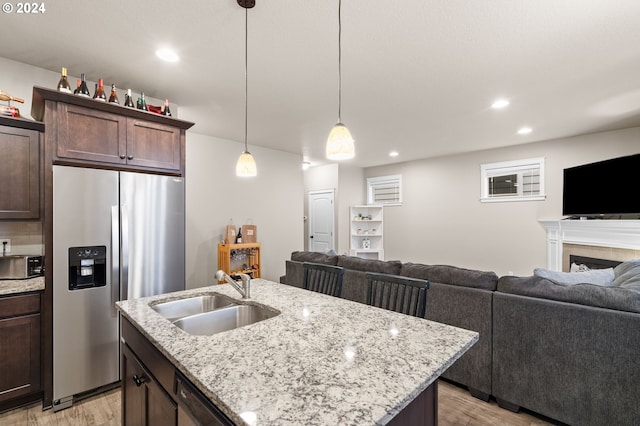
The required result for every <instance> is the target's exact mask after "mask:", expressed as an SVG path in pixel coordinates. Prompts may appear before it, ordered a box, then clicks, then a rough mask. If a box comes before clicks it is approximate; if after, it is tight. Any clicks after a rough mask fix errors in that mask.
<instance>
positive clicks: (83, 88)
mask: <svg viewBox="0 0 640 426" xmlns="http://www.w3.org/2000/svg"><path fill="white" fill-rule="evenodd" d="M78 96H84V97H86V98H90V97H91V93H90V92H89V88H88V87H87V80H86V79H85V77H84V73H82V74H81V75H80V87H79V88H78Z"/></svg>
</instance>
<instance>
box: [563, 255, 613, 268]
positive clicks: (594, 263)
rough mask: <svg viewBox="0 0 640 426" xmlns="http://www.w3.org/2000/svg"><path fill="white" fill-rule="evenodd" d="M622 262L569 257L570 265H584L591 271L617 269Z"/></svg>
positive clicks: (586, 257)
mask: <svg viewBox="0 0 640 426" xmlns="http://www.w3.org/2000/svg"><path fill="white" fill-rule="evenodd" d="M621 263H622V262H621V261H619V260H609V259H599V258H597V257H588V256H577V255H575V254H570V255H569V265H573V264H576V265H584V266H586V267H587V268H589V269H607V268H615V267H616V266H618V265H619V264H621Z"/></svg>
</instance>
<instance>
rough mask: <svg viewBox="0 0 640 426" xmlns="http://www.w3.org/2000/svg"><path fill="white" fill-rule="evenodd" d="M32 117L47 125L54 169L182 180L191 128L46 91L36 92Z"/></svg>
mask: <svg viewBox="0 0 640 426" xmlns="http://www.w3.org/2000/svg"><path fill="white" fill-rule="evenodd" d="M31 115H32V116H33V117H34V118H36V119H38V120H42V119H44V121H45V126H46V127H47V131H46V133H45V139H46V144H47V146H53V147H55V149H54V151H53V155H52V158H51V160H52V161H53V163H54V164H72V165H82V166H88V167H98V168H111V169H117V170H141V171H151V172H157V173H163V174H177V175H183V174H184V164H185V131H186V130H187V129H188V128H190V127H191V126H193V123H190V122H187V121H183V120H178V119H175V118H172V117H165V116H162V115H159V114H155V113H151V112H147V111H142V110H137V109H132V108H126V107H123V106H120V105H115V104H109V103H104V102H98V101H95V100H92V99H87V98H82V97H79V96H74V95H69V94H66V93H61V92H58V91H55V90H51V89H45V88H42V87H34V88H33V103H32V108H31Z"/></svg>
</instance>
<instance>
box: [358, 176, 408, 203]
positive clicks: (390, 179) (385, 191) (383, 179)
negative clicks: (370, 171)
mask: <svg viewBox="0 0 640 426" xmlns="http://www.w3.org/2000/svg"><path fill="white" fill-rule="evenodd" d="M367 204H385V205H400V204H402V176H401V175H392V176H379V177H373V178H367Z"/></svg>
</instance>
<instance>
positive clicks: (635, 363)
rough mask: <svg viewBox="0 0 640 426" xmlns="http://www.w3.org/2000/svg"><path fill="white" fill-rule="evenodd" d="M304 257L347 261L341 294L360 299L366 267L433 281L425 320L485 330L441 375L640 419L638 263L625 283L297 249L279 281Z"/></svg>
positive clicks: (618, 419) (559, 415) (588, 414)
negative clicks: (572, 280)
mask: <svg viewBox="0 0 640 426" xmlns="http://www.w3.org/2000/svg"><path fill="white" fill-rule="evenodd" d="M303 262H315V263H325V264H329V265H337V266H341V267H344V268H345V274H344V281H343V290H342V297H343V298H346V299H350V300H353V301H356V302H361V303H365V302H366V296H367V287H366V282H365V278H364V275H365V272H382V273H388V274H395V275H402V276H408V277H413V278H420V279H427V280H429V282H430V287H429V290H428V292H427V313H426V316H425V318H427V319H429V320H433V321H438V322H442V323H446V324H450V325H453V326H457V327H461V328H466V329H469V330H474V331H477V332H479V334H480V340H479V341H478V343H477V344H476V345H474V347H472V348H471V350H469V351H468V352H467V353H466V354H465V355H464V356H463V357H461V358H460V359H459V360H458V361H457V362H456V363H455V364H454V365H453V366H452V367H451V368H450V369H449V370H447V371H446V372H445V373H444V374H443V377H444V378H446V379H448V380H451V381H454V382H456V383H459V384H461V385H464V386H466V387H467V388H468V389H469V391H470V392H471V394H472V395H474V396H475V397H477V398H480V399H483V400H485V401H488V400H489V398H490V397H491V396H493V397H495V399H496V400H497V401H498V404H499V405H500V406H501V407H503V408H506V409H509V410H513V411H517V410H519V409H520V408H521V407H522V408H526V409H528V410H531V411H533V412H536V413H538V414H541V415H543V416H546V417H549V418H550V419H553V420H554V421H559V422H562V423H566V424H570V425H602V424H612V425H613V424H615V425H638V424H640V403H639V402H640V401H639V399H640V398H639V397H640V391H639V390H638V389H640V387H639V386H640V349H639V348H640V262H637V263H636V265H635V266H634V268H635V270H632V271H629V272H628V273H627V274H626V275H629V274H635V275H631V276H632V278H633V277H635V278H633V279H635V280H636V281H635V285H631V286H628V287H625V286H624V285H622V286H618V285H613V286H600V285H593V284H577V285H564V284H562V283H559V282H556V281H553V280H550V279H547V278H542V277H538V276H531V277H514V276H505V277H501V278H499V279H498V277H497V275H496V274H495V273H493V272H485V271H477V270H469V269H463V268H458V267H454V266H444V265H425V264H417V263H402V262H400V261H378V260H365V259H360V258H357V257H352V256H344V255H326V254H322V253H313V252H293V253H292V254H291V260H287V261H286V275H285V276H283V277H281V279H280V281H281V282H282V283H285V284H289V285H294V286H298V287H301V286H302V279H303V270H302V264H303ZM617 280H618V279H617V278H616V281H617ZM632 284H633V283H632Z"/></svg>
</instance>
